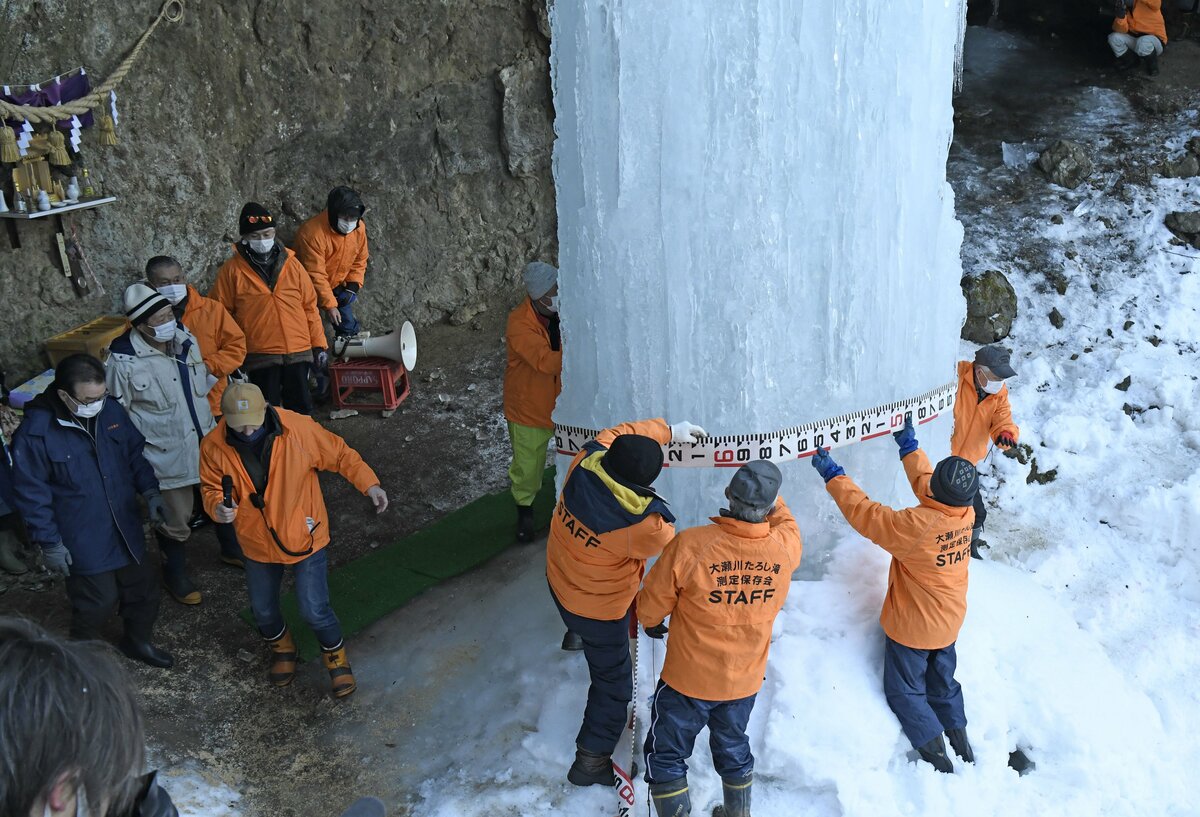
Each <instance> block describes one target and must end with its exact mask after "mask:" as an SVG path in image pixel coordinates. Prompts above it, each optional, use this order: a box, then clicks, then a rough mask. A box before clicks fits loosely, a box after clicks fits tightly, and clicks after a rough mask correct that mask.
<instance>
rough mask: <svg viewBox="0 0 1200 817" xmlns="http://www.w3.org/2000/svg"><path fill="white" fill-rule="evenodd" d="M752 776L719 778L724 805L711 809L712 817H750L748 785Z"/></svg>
mask: <svg viewBox="0 0 1200 817" xmlns="http://www.w3.org/2000/svg"><path fill="white" fill-rule="evenodd" d="M752 782H754V775H750V774H748V775H746V776H745V777H736V778H732V777H731V778H729V779H725V778H721V791H722V793H723V794H724V795H725V804H724V805H722V806H717V807H716V808H714V809H713V813H712V817H750V784H751V783H752Z"/></svg>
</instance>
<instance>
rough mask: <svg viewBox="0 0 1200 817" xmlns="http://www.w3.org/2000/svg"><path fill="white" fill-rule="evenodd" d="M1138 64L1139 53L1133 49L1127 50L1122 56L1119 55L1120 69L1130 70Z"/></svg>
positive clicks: (1118, 67)
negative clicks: (1135, 52)
mask: <svg viewBox="0 0 1200 817" xmlns="http://www.w3.org/2000/svg"><path fill="white" fill-rule="evenodd" d="M1137 64H1138V58H1137V54H1134V53H1133V52H1132V51H1126V52H1125V53H1124V54H1122V55H1121V56H1119V57H1117V60H1116V66H1117V70H1118V71H1130V70H1132V69H1133V68H1134V66H1136V65H1137Z"/></svg>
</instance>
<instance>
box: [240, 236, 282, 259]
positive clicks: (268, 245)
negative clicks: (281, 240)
mask: <svg viewBox="0 0 1200 817" xmlns="http://www.w3.org/2000/svg"><path fill="white" fill-rule="evenodd" d="M246 243H247V244H249V245H250V249H252V250H254V251H255V252H256V253H258V254H259V255H266V254H267V253H269V252H270V251H271V249H272V248H273V247H274V246H275V239H273V238H251V239H250V240H249V241H247V242H246Z"/></svg>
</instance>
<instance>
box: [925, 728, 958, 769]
mask: <svg viewBox="0 0 1200 817" xmlns="http://www.w3.org/2000/svg"><path fill="white" fill-rule="evenodd" d="M917 754H919V755H920V756H921V760H924V761H925V762H926V763H928V764H930V765H931V766H933V768H935V769H937V770H938V771H939V772H944V773H945V774H954V764H953V763H951V762H950V758H948V757H946V741H944V740H942V736H941V735H938V736H937V737H936V738H934V739H933V740H931V741H929V743H926V744H925V745H924V746H918V747H917Z"/></svg>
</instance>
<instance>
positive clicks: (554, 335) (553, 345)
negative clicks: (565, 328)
mask: <svg viewBox="0 0 1200 817" xmlns="http://www.w3.org/2000/svg"><path fill="white" fill-rule="evenodd" d="M546 329H547V331H549V332H550V350H551V351H554V352H558V351H561V350H562V335H561V334H560V333H559V329H558V315H555V316H553V317H552V318H550V325H549V326H548V327H546Z"/></svg>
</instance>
